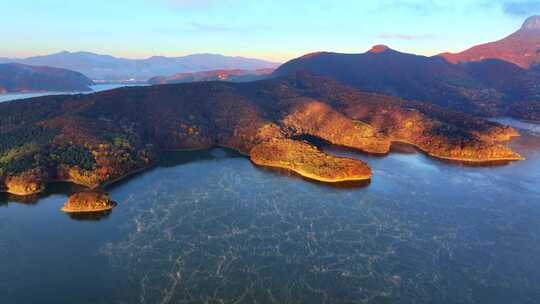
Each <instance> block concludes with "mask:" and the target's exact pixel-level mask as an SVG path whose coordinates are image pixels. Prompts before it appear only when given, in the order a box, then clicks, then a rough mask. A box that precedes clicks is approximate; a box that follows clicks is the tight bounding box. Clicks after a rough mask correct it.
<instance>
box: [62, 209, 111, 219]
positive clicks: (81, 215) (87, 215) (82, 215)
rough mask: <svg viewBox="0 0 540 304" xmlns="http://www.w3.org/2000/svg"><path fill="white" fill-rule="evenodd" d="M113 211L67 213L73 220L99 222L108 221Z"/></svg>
mask: <svg viewBox="0 0 540 304" xmlns="http://www.w3.org/2000/svg"><path fill="white" fill-rule="evenodd" d="M111 212H112V210H107V211H100V212H71V213H66V215H67V216H69V217H70V218H71V219H72V220H76V221H90V222H99V221H102V220H106V219H107V218H108V217H109V216H110V215H111Z"/></svg>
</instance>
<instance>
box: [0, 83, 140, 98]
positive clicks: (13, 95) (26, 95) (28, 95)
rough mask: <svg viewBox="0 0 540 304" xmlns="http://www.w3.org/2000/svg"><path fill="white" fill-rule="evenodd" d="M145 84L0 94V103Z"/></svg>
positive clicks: (107, 85) (105, 85)
mask: <svg viewBox="0 0 540 304" xmlns="http://www.w3.org/2000/svg"><path fill="white" fill-rule="evenodd" d="M144 85H145V84H96V85H92V86H90V88H91V89H92V91H88V92H39V93H8V94H0V102H6V101H10V100H17V99H26V98H33V97H40V96H48V95H64V94H91V93H97V92H101V91H108V90H113V89H117V88H121V87H131V86H144Z"/></svg>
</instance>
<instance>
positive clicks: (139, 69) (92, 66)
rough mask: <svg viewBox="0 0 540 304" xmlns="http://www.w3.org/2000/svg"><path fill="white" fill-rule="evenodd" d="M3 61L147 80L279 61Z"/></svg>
mask: <svg viewBox="0 0 540 304" xmlns="http://www.w3.org/2000/svg"><path fill="white" fill-rule="evenodd" d="M0 63H21V64H26V65H32V66H49V67H56V68H62V69H68V70H72V71H76V72H80V73H82V74H84V75H86V76H87V77H89V78H91V79H93V80H99V81H110V82H123V81H137V82H146V81H147V80H148V79H149V78H152V77H155V76H160V75H174V74H177V73H192V72H201V71H210V70H225V69H242V70H258V69H267V68H276V67H277V66H278V64H277V63H273V62H269V61H264V60H260V59H252V58H245V57H232V56H223V55H218V54H194V55H188V56H183V57H164V56H153V57H150V58H147V59H127V58H117V57H113V56H109V55H99V54H94V53H90V52H67V51H63V52H60V53H56V54H51V55H45V56H35V57H29V58H25V59H10V58H0Z"/></svg>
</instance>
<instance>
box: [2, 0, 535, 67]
mask: <svg viewBox="0 0 540 304" xmlns="http://www.w3.org/2000/svg"><path fill="white" fill-rule="evenodd" d="M533 14H540V0H534V1H530V0H508V1H507V0H453V1H449V0H444V1H438V0H426V1H418V0H380V1H366V0H356V1H345V0H344V1H339V0H334V1H330V0H329V1H326V0H323V1H316V0H273V1H266V0H258V1H243V0H129V1H123V0H93V1H88V0H69V1H68V0H16V1H13V0H0V20H1V21H0V23H1V26H0V37H1V39H2V43H0V57H26V56H31V55H38V54H47V53H52V52H58V51H62V50H68V51H80V50H83V51H91V52H97V53H102V54H111V55H114V56H123V57H130V58H143V57H147V56H151V55H164V56H180V55H186V54H191V53H221V54H225V55H238V56H247V57H257V58H263V59H268V60H272V61H277V62H283V61H286V60H288V59H291V58H294V57H297V56H299V55H302V54H305V53H309V52H313V51H322V50H327V51H337V52H347V53H359V52H364V51H366V50H367V49H369V48H370V47H371V46H372V45H374V44H379V43H383V44H387V45H389V46H391V47H392V48H394V49H397V50H400V51H405V52H411V53H417V54H424V55H432V54H437V53H439V52H443V51H459V50H462V49H465V48H467V47H469V46H472V45H474V44H478V43H482V42H487V41H492V40H495V39H499V38H502V37H504V36H505V35H507V34H510V33H511V32H513V31H514V30H516V29H517V28H519V27H520V26H521V24H522V22H523V20H524V19H525V18H526V17H527V16H529V15H533Z"/></svg>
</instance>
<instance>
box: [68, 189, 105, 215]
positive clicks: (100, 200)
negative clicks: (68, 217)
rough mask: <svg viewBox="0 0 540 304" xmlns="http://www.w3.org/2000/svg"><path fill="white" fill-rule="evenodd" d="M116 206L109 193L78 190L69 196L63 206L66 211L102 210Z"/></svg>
mask: <svg viewBox="0 0 540 304" xmlns="http://www.w3.org/2000/svg"><path fill="white" fill-rule="evenodd" d="M114 207H116V203H114V202H113V201H112V200H111V199H110V197H109V195H108V194H107V193H104V192H99V191H91V192H90V191H89V192H78V193H75V194H73V195H72V196H70V197H69V199H68V201H67V202H66V204H65V205H64V207H62V209H61V210H62V211H64V212H66V213H82V212H85V213H86V212H102V211H109V210H111V209H113V208H114Z"/></svg>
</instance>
